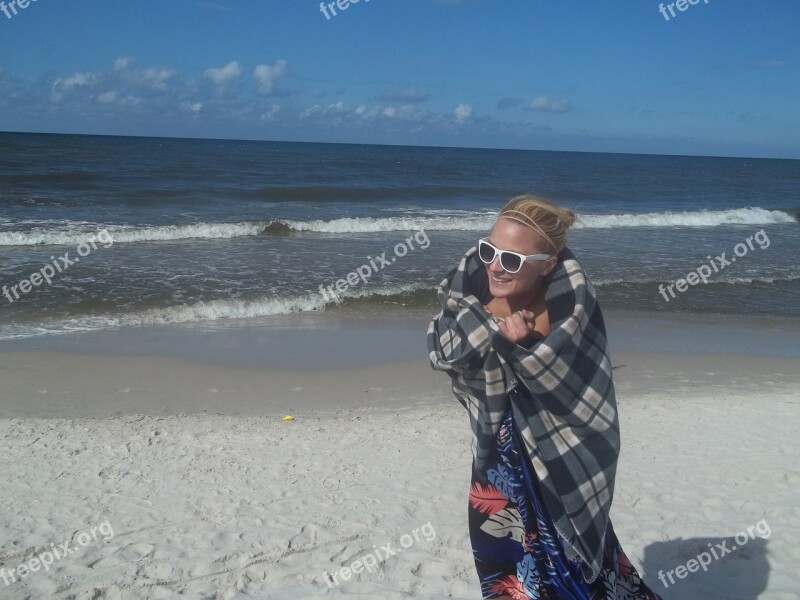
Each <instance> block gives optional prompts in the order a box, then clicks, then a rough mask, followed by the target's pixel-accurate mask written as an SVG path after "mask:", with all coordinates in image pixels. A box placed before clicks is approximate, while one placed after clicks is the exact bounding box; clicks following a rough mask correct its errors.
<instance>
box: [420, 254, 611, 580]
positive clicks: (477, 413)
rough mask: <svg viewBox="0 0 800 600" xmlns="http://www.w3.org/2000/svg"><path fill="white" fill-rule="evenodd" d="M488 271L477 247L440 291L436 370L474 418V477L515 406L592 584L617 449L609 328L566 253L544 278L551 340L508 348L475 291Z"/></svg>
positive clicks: (574, 553) (433, 354) (545, 489)
mask: <svg viewBox="0 0 800 600" xmlns="http://www.w3.org/2000/svg"><path fill="white" fill-rule="evenodd" d="M483 268H485V266H484V265H483V263H481V262H480V261H479V260H478V257H477V247H476V246H475V247H472V248H470V250H468V251H467V253H466V254H465V255H464V257H463V258H462V259H461V261H460V263H459V265H458V267H457V268H455V269H453V270H452V271H450V272H449V273H448V274H447V277H446V278H445V279H444V280H443V281H442V283H441V284H440V285H439V289H438V297H439V303H440V305H441V307H442V309H441V311H440V312H439V314H438V315H437V316H436V317H434V319H433V320H432V321H431V322H430V325H429V326H428V335H427V342H428V352H429V356H430V361H431V366H432V367H433V368H434V369H437V370H441V371H444V372H446V373H447V374H448V375H449V376H450V378H451V380H452V390H453V393H454V395H455V397H456V398H457V400H458V401H459V402H460V403H461V404H462V405H463V406H464V407H465V408H466V409H467V411H468V412H469V419H470V425H471V427H472V431H473V440H472V451H473V456H474V463H475V466H476V470H477V472H478V473H483V472H484V471H485V469H484V467H485V464H486V460H487V459H488V457H489V455H490V453H491V450H492V448H493V446H494V444H495V437H496V435H497V432H498V430H499V428H500V424H501V422H502V420H503V415H504V413H505V411H506V409H507V407H508V406H509V405H510V406H511V407H512V410H513V414H514V421H515V424H516V426H517V427H518V428H519V429H520V432H521V435H522V438H523V440H524V442H525V449H526V451H527V454H528V456H529V457H530V461H531V464H532V465H533V467H534V469H535V471H536V474H537V476H538V478H539V481H540V482H541V486H540V487H541V489H542V493H543V496H544V498H543V501H544V504H545V506H546V507H547V509H548V511H549V512H550V515H551V517H552V518H553V522H554V524H555V527H556V530H557V531H558V533H559V535H560V536H561V538H562V539H563V541H564V542H565V545H564V547H565V550H566V553H567V556H568V558H570V559H571V560H576V559H578V560H580V561H581V562H582V567H583V571H584V577H585V578H586V580H587V581H589V582H592V581H594V580H595V579H596V578H597V576H598V575H599V572H600V565H601V564H602V559H603V550H604V545H603V542H604V537H605V530H606V526H607V523H608V519H609V511H610V509H611V502H612V499H613V495H614V478H615V475H616V468H617V458H618V456H619V449H620V432H619V420H618V415H617V406H616V396H615V393H614V383H613V379H612V374H611V361H610V359H609V353H608V348H607V343H606V333H605V323H604V321H603V315H602V312H601V310H600V306H599V304H598V303H597V298H596V295H595V290H594V286H593V285H592V283H591V281H589V279H588V277H587V276H586V273H585V272H584V270H583V267H582V266H581V264H580V263H579V262H578V260H577V259H576V258H575V255H574V254H573V253H572V251H571V250H570V249H569V248H564V250H562V251H561V252H560V253H559V255H558V263H557V265H556V268H555V269H554V270H553V271H552V272H551V273H550V274H549V275H548V276H547V279H546V281H545V284H546V286H547V289H546V291H545V302H546V304H547V310H548V315H549V318H550V328H551V331H550V333H549V334H548V335H547V336H546V337H545V338H544V339H542V340H540V341H538V342H536V343H534V345H533V346H532V347H531V348H524V347H522V346H519V345H517V344H515V343H514V342H512V341H510V340H509V339H508V338H507V337H506V336H505V335H503V333H502V332H501V331H500V329H499V328H498V326H497V324H496V323H495V321H494V320H493V319H492V318H491V316H490V315H489V314H488V313H487V311H486V309H485V308H484V307H483V305H482V304H481V302H480V301H479V300H478V298H477V297H476V296H475V295H474V294H473V291H472V284H471V276H472V275H473V274H474V273H475V271H476V270H477V269H483Z"/></svg>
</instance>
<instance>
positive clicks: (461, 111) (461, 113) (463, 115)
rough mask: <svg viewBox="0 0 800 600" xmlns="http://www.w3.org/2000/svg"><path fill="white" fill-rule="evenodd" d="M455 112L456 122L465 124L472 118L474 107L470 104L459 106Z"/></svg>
mask: <svg viewBox="0 0 800 600" xmlns="http://www.w3.org/2000/svg"><path fill="white" fill-rule="evenodd" d="M453 112H454V114H455V116H456V121H457V122H459V123H463V122H464V121H467V120H468V119H469V118H470V117H471V116H472V107H471V106H470V105H469V104H459V105H458V106H456V109H455V111H453Z"/></svg>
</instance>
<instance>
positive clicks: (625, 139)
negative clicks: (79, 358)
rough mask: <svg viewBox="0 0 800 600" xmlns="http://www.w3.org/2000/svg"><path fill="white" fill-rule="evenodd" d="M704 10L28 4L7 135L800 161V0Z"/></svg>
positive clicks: (1, 40) (480, 1) (760, 0)
mask: <svg viewBox="0 0 800 600" xmlns="http://www.w3.org/2000/svg"><path fill="white" fill-rule="evenodd" d="M16 1H17V2H18V1H20V0H16ZM697 1H698V4H696V5H690V4H687V5H685V8H686V10H685V11H683V12H681V11H679V10H677V7H675V8H673V10H674V12H675V16H674V17H672V16H670V13H669V10H668V9H667V10H665V12H666V14H667V15H668V16H669V20H667V19H666V18H665V17H664V16H663V15H662V13H661V12H659V3H658V2H655V1H653V0H613V1H607V2H599V1H597V0H580V1H577V0H502V1H498V0H493V1H492V0H360V2H358V3H357V4H350V5H349V7H348V8H347V9H346V10H344V11H342V10H340V9H336V12H337V14H336V16H333V15H332V14H331V12H332V11H331V10H330V9H328V13H329V16H330V18H326V16H325V15H324V14H323V13H322V11H321V10H320V2H319V0H214V1H199V0H197V1H196V0H160V1H159V0H140V1H126V2H122V1H119V0H102V1H101V0H80V1H78V0H69V1H65V0H37V1H35V2H34V1H31V2H30V4H29V5H28V6H27V7H26V8H19V7H18V6H16V5H15V8H16V9H17V14H16V15H14V14H13V11H12V10H10V11H9V14H10V15H11V18H7V17H6V16H5V14H4V13H3V12H0V130H4V131H43V132H65V133H96V134H121V135H159V136H180V137H212V138H217V137H219V138H243V139H264V140H291V141H322V142H354V143H380V144H419V145H436V146H476V147H492V148H533V149H544V150H575V151H604V152H641V153H657V154H690V155H720V156H764V157H782V158H800V135H798V132H800V109H798V105H800V34H798V32H800V2H798V0H769V1H764V0H708V3H706V2H705V0H697ZM22 2H23V4H24V2H25V0H22ZM5 3H6V6H7V7H8V4H9V0H5ZM665 4H668V3H665ZM665 9H666V6H665Z"/></svg>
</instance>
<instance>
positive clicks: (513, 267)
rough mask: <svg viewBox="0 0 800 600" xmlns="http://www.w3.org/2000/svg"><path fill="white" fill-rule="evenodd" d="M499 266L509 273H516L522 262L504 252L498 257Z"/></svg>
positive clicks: (513, 255)
mask: <svg viewBox="0 0 800 600" xmlns="http://www.w3.org/2000/svg"><path fill="white" fill-rule="evenodd" d="M500 266H501V267H503V268H504V269H505V270H506V271H508V272H509V273H516V272H517V271H519V268H520V267H521V266H522V260H521V259H520V257H519V256H517V255H515V254H508V253H507V252H504V253H503V254H501V255H500Z"/></svg>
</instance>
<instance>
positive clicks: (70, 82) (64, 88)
mask: <svg viewBox="0 0 800 600" xmlns="http://www.w3.org/2000/svg"><path fill="white" fill-rule="evenodd" d="M98 81H100V74H99V73H91V72H89V71H83V72H81V73H75V74H74V75H70V76H69V77H65V78H63V79H56V80H55V82H54V83H53V92H54V93H55V94H56V96H59V97H60V96H62V95H64V94H67V93H69V92H71V91H72V90H74V89H75V88H79V87H84V86H91V85H94V84H95V83H97V82H98Z"/></svg>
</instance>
